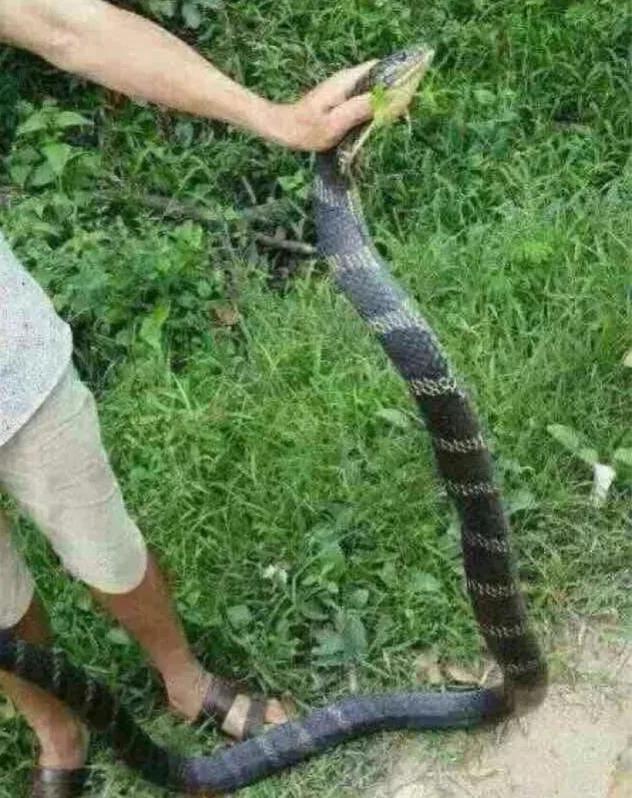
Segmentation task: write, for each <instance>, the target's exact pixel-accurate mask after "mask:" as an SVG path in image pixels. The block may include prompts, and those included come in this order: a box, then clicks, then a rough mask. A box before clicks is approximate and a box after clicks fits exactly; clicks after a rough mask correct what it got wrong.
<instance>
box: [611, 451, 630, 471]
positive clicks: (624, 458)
mask: <svg viewBox="0 0 632 798" xmlns="http://www.w3.org/2000/svg"><path fill="white" fill-rule="evenodd" d="M612 457H613V460H615V462H617V463H622V464H623V465H625V466H630V467H632V449H617V450H616V452H615V453H614V454H613V455H612Z"/></svg>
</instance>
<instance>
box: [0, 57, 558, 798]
mask: <svg viewBox="0 0 632 798" xmlns="http://www.w3.org/2000/svg"><path fill="white" fill-rule="evenodd" d="M432 57H433V51H432V50H430V49H429V48H426V47H416V48H413V49H409V50H406V51H404V52H400V53H397V54H395V55H393V56H390V57H389V58H386V59H384V60H382V61H380V62H379V63H377V64H376V65H375V66H374V67H373V68H372V69H371V71H370V72H369V73H368V75H367V76H366V77H364V78H362V79H361V80H360V81H359V83H358V85H357V87H356V90H355V92H354V93H355V94H360V93H364V92H366V91H369V90H372V89H374V88H375V87H380V91H379V92H378V93H377V95H376V96H378V97H379V98H380V97H381V102H382V105H383V106H384V108H383V111H382V116H384V115H386V116H390V117H393V118H394V117H395V116H397V115H399V114H400V113H401V112H402V111H404V110H405V109H406V107H407V106H408V104H409V103H410V101H411V99H412V97H413V95H414V93H415V92H416V90H417V87H418V85H419V82H420V80H421V78H422V77H423V75H424V74H425V73H426V71H427V69H428V67H429V65H430V62H431V61H432ZM384 111H385V113H384ZM373 124H375V123H373ZM372 126H373V125H365V126H361V127H359V128H356V129H355V130H354V131H352V132H351V134H349V135H348V136H347V138H346V139H345V140H343V142H342V143H341V144H339V145H338V146H337V147H336V148H334V149H333V150H331V151H329V152H327V153H324V154H320V155H318V156H317V172H318V173H317V177H316V182H315V190H314V213H315V222H316V229H317V233H318V241H319V248H320V252H321V254H322V255H323V257H324V258H326V260H327V261H328V263H329V264H330V266H331V268H332V271H333V276H334V280H335V282H336V284H337V286H338V288H339V289H340V290H341V291H342V292H343V293H344V295H345V296H346V297H347V299H348V300H349V301H350V302H351V304H352V305H353V306H354V308H355V309H356V310H357V312H358V313H359V315H360V316H361V318H362V319H363V320H364V321H365V322H366V324H367V326H368V328H369V329H370V330H371V331H372V332H373V333H374V334H375V335H376V336H377V338H378V339H379V341H380V343H381V344H382V346H383V348H384V350H385V351H386V353H387V355H388V357H389V358H390V360H391V361H392V362H393V364H394V366H395V367H396V369H397V371H398V372H399V373H400V374H401V376H402V377H403V378H404V380H405V381H406V382H407V384H408V387H409V389H410V392H411V394H412V396H413V397H414V399H415V401H416V402H417V405H418V407H419V410H420V413H421V415H422V417H423V420H424V423H425V427H426V429H427V431H428V433H429V435H430V439H431V441H432V447H433V450H434V454H435V458H436V464H437V469H438V471H439V474H440V476H441V478H442V480H443V482H444V484H445V487H446V490H447V493H448V494H449V495H450V497H451V498H452V500H453V502H454V504H455V506H456V509H457V512H458V515H459V518H460V522H461V528H462V546H463V557H464V565H465V575H466V580H467V589H468V592H469V595H470V598H471V602H472V605H473V609H474V614H475V616H476V619H477V621H478V625H479V627H480V631H481V633H482V635H483V637H484V638H485V641H486V643H487V646H488V648H489V650H490V651H491V653H492V654H493V656H494V657H495V659H496V662H497V663H498V665H499V666H500V669H501V671H502V674H503V680H502V683H501V684H499V685H496V686H489V687H485V688H479V689H470V690H465V691H460V690H458V691H457V690H453V691H449V690H447V691H435V692H398V693H389V694H385V695H359V696H352V697H350V698H347V699H344V700H341V701H339V702H337V703H334V704H331V705H330V706H327V707H325V708H323V709H318V710H316V711H314V712H312V713H311V714H309V715H308V716H307V717H305V718H303V719H301V720H294V721H289V722H287V723H284V724H283V725H281V726H278V727H275V728H274V729H272V730H271V731H268V732H265V733H263V734H261V735H259V736H256V737H254V738H252V739H249V740H246V741H245V742H241V743H239V744H237V745H234V746H230V747H226V748H222V749H220V750H219V751H216V752H215V753H213V754H211V755H210V756H191V757H187V756H183V755H180V754H177V753H174V752H171V751H168V750H166V749H164V748H162V747H161V746H159V745H158V744H157V743H156V742H154V741H153V740H152V739H151V738H150V737H149V736H148V735H147V734H146V733H145V732H144V731H143V730H142V729H141V728H140V727H139V726H138V725H137V724H136V723H135V722H134V720H133V719H132V717H131V716H130V714H129V713H128V712H127V711H126V710H125V709H124V707H123V706H122V704H121V702H120V700H119V699H118V698H117V697H116V696H114V695H113V694H112V693H111V692H110V690H109V689H108V688H107V687H105V686H104V685H103V684H101V683H99V682H97V681H95V680H93V679H92V678H91V677H90V676H88V675H87V674H86V673H85V672H84V671H83V670H82V669H81V668H77V667H76V666H74V665H72V664H71V663H70V662H69V661H68V660H67V658H66V656H65V655H64V654H63V653H61V652H59V651H56V650H51V649H46V648H41V647H35V646H31V645H29V644H27V643H25V642H24V641H21V640H17V639H15V638H13V637H11V635H8V634H5V635H4V636H3V637H2V638H1V639H0V668H2V669H3V670H6V671H10V672H12V673H14V674H16V675H18V676H20V677H21V678H22V679H25V680H27V681H29V682H31V683H33V684H35V685H37V686H39V687H41V688H43V689H44V690H47V691H49V692H50V693H52V694H53V695H55V696H56V697H57V698H58V699H60V700H61V701H63V702H65V703H66V704H67V705H68V706H70V707H71V708H72V709H73V710H74V711H75V712H76V713H77V714H78V715H79V716H80V717H81V718H82V719H83V720H84V721H85V723H86V724H87V725H88V726H89V727H90V728H92V729H93V730H94V731H96V732H98V733H101V734H103V735H104V736H105V737H106V739H107V740H108V742H109V744H110V745H111V746H112V747H113V749H114V750H115V752H116V754H117V756H118V757H119V758H120V759H122V760H123V761H124V762H125V763H127V764H128V765H129V766H130V767H131V768H133V769H134V770H136V771H137V772H139V773H140V774H141V775H142V776H143V777H144V778H145V779H147V780H148V781H150V782H153V783H154V784H158V785H160V786H163V787H166V788H168V789H171V790H175V791H179V792H183V793H191V794H195V793H204V794H206V795H208V794H213V793H224V792H232V791H234V790H237V789H239V788H242V787H244V786H246V785H248V784H251V783H253V782H255V781H258V780H259V779H262V778H265V777H267V776H270V775H271V774H273V773H276V772H278V771H280V770H283V769H284V768H288V767H290V766H292V765H295V764H297V763H299V762H301V761H303V760H305V759H307V758H309V757H311V756H313V755H315V754H318V753H320V752H322V751H324V750H325V749H327V748H330V747H331V746H334V745H337V744H339V743H341V742H344V741H346V740H349V739H351V738H353V737H357V736H359V735H366V734H370V733H373V732H378V731H383V730H395V729H448V728H464V727H471V726H474V725H476V724H481V723H485V722H493V721H497V720H499V719H500V718H504V717H506V716H508V715H509V714H510V713H512V712H523V711H526V710H529V709H531V708H533V707H535V706H537V705H538V704H539V703H540V702H541V701H542V699H543V697H544V695H545V692H546V682H547V671H546V664H545V661H544V659H543V657H542V655H541V653H540V650H539V647H538V644H537V641H536V639H535V637H534V635H533V634H532V632H531V630H530V629H529V625H528V621H527V616H526V610H525V602H524V599H523V597H522V594H521V592H520V588H519V585H518V582H517V578H516V572H515V566H514V564H513V559H512V557H511V552H510V547H509V539H508V525H507V520H506V517H505V513H504V511H503V508H502V504H501V499H500V494H499V490H498V488H497V487H496V484H495V482H494V475H493V466H492V460H491V457H490V454H489V451H488V449H487V447H486V445H485V441H484V439H483V435H482V433H481V427H480V424H479V421H478V419H477V417H476V414H475V412H474V410H473V408H472V405H471V403H470V401H469V400H468V398H467V396H466V394H465V393H464V391H463V390H462V389H461V388H460V387H459V385H458V384H457V382H456V380H455V377H454V375H453V372H452V370H451V368H450V366H449V364H448V362H447V360H446V358H445V356H444V354H443V352H442V351H441V347H440V345H439V343H438V341H437V338H436V336H435V334H434V333H433V331H432V330H431V328H430V327H429V325H428V323H427V321H426V320H425V319H424V318H423V317H422V315H421V314H420V313H419V311H418V310H417V309H416V307H415V305H414V303H413V302H412V301H411V299H410V298H409V297H408V296H407V294H406V293H405V292H404V291H403V289H402V288H401V287H400V286H399V285H398V284H397V283H396V281H395V280H394V279H393V277H392V276H391V274H390V272H389V269H388V267H387V266H386V264H385V263H384V261H383V259H382V257H381V256H380V254H379V253H378V251H377V249H376V248H375V246H374V244H373V242H372V240H371V236H370V233H369V230H368V226H367V224H366V222H365V220H364V216H363V213H362V207H361V204H360V200H359V196H358V194H357V192H356V188H355V184H354V180H353V176H352V165H353V161H354V158H355V155H356V153H357V152H358V150H359V148H360V147H361V145H362V144H363V143H364V140H365V139H366V138H367V136H368V134H369V132H370V130H371V128H372Z"/></svg>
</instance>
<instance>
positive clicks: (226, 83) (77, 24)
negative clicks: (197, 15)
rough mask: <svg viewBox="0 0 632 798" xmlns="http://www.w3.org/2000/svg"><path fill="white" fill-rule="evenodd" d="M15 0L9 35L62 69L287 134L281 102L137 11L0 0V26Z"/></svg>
mask: <svg viewBox="0 0 632 798" xmlns="http://www.w3.org/2000/svg"><path fill="white" fill-rule="evenodd" d="M16 4H17V5H18V6H20V11H19V12H17V13H18V14H19V17H17V16H16V19H14V20H13V21H12V24H11V26H10V27H9V38H10V39H11V40H12V42H13V43H15V44H17V45H18V46H22V47H24V48H25V49H29V50H31V51H33V52H35V53H37V54H38V55H40V56H42V57H43V58H45V59H46V60H48V61H49V62H51V63H52V64H54V65H56V66H58V67H59V68H61V69H64V70H67V71H69V72H73V73H75V74H79V75H82V76H84V77H86V78H89V79H90V80H93V81H95V82H97V83H100V84H101V85H103V86H107V87H108V88H111V89H114V90H116V91H118V92H121V93H122V94H126V95H128V96H130V97H134V98H139V99H140V98H142V99H144V100H149V101H150V102H154V103H158V104H160V105H163V106H166V107H168V108H172V109H175V110H179V111H184V112H187V113H191V114H195V115H199V116H204V117H208V118H213V119H220V120H223V121H225V122H229V123H232V124H234V125H237V126H239V127H242V128H245V129H247V130H250V131H252V132H254V133H256V134H258V135H261V136H264V137H266V138H272V139H276V140H282V139H284V138H286V137H287V139H288V140H291V135H292V131H289V130H286V131H284V130H283V126H284V121H283V116H284V114H285V112H286V108H287V107H286V106H277V105H275V104H273V103H270V102H268V101H267V100H264V99H263V98H261V97H258V96H257V95H256V94H253V93H252V92H251V91H249V90H248V89H246V88H244V87H243V86H240V85H239V84H238V83H235V82H234V81H232V80H231V79H230V78H228V77H227V76H225V75H223V74H222V73H221V72H220V71H219V70H218V69H216V68H215V67H214V66H213V65H212V64H210V63H209V62H208V61H205V60H204V59H203V58H202V57H201V56H200V55H198V54H197V53H196V52H195V51H194V50H193V49H191V48H190V47H189V46H187V45H186V44H184V43H183V42H181V41H180V40H179V39H177V38H176V37H175V36H172V35H171V34H170V33H168V32H167V31H165V30H163V29H162V28H160V27H158V26H157V25H155V24H153V23H152V22H150V21H148V20H146V19H144V18H142V17H139V16H138V15H136V14H132V13H130V12H128V11H123V10H120V9H118V8H115V7H114V6H112V5H110V4H109V3H106V2H103V1H102V0H4V2H2V0H0V30H1V29H2V16H3V14H4V15H5V16H6V14H7V13H8V12H7V9H9V11H10V7H11V6H15V5H16ZM286 116H287V125H291V117H290V115H289V114H287V115H286ZM284 143H287V142H284Z"/></svg>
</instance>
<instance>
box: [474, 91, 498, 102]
mask: <svg viewBox="0 0 632 798" xmlns="http://www.w3.org/2000/svg"><path fill="white" fill-rule="evenodd" d="M474 97H475V99H476V102H477V103H480V104H481V105H493V104H494V103H495V102H496V95H495V94H494V92H492V91H489V89H474Z"/></svg>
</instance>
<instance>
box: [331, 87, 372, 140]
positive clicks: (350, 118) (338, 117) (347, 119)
mask: <svg viewBox="0 0 632 798" xmlns="http://www.w3.org/2000/svg"><path fill="white" fill-rule="evenodd" d="M328 117H329V124H330V126H331V132H332V136H334V137H335V138H336V139H341V138H342V137H343V136H344V135H345V133H347V132H348V131H349V130H351V128H354V127H356V125H360V124H362V122H368V121H369V120H370V119H372V118H373V108H372V105H371V95H370V94H360V95H359V96H358V97H352V98H351V99H350V100H347V101H346V102H344V103H342V105H338V106H336V107H335V108H333V109H332V110H331V111H330V112H329V114H328Z"/></svg>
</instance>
